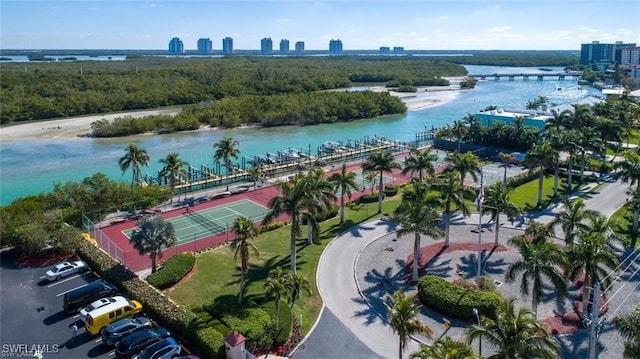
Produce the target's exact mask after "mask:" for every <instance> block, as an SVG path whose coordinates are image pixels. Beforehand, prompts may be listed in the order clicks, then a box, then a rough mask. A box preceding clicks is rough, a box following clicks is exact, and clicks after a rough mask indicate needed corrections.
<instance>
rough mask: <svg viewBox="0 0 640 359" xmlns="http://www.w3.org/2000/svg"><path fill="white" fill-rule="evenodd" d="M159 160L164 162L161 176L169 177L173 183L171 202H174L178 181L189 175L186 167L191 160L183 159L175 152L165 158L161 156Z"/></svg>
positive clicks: (161, 162)
mask: <svg viewBox="0 0 640 359" xmlns="http://www.w3.org/2000/svg"><path fill="white" fill-rule="evenodd" d="M158 162H160V164H162V169H161V170H160V172H159V176H161V177H168V178H169V183H170V184H171V202H173V192H174V191H175V189H176V185H177V184H178V182H179V181H180V180H181V179H183V178H186V177H187V171H186V170H185V169H184V167H185V166H188V165H189V162H186V161H183V160H182V159H181V158H180V155H178V154H177V153H175V152H173V153H170V154H168V155H167V157H165V158H161V159H160V160H159V161H158Z"/></svg>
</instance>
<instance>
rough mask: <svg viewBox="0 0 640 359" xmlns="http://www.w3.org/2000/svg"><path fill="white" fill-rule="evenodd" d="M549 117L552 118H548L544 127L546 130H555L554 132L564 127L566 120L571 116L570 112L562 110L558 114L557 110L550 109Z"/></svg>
mask: <svg viewBox="0 0 640 359" xmlns="http://www.w3.org/2000/svg"><path fill="white" fill-rule="evenodd" d="M551 115H552V116H553V117H552V118H548V119H547V120H546V121H545V124H544V127H545V128H546V129H549V128H555V129H556V130H558V131H559V130H560V129H561V128H562V127H564V126H565V125H566V124H567V122H568V118H569V116H571V111H569V110H564V111H561V112H558V111H557V110H553V109H552V110H551Z"/></svg>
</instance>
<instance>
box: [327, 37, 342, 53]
mask: <svg viewBox="0 0 640 359" xmlns="http://www.w3.org/2000/svg"><path fill="white" fill-rule="evenodd" d="M341 52H342V41H340V40H339V39H338V40H333V39H332V40H331V41H329V53H330V54H339V53H341Z"/></svg>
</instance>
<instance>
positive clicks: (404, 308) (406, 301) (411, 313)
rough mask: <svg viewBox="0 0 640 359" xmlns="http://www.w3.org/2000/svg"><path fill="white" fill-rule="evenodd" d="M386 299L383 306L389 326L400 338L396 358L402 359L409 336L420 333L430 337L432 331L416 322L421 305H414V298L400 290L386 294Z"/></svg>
mask: <svg viewBox="0 0 640 359" xmlns="http://www.w3.org/2000/svg"><path fill="white" fill-rule="evenodd" d="M387 298H388V300H387V301H386V302H384V305H385V306H386V307H387V311H388V313H389V326H390V327H391V329H392V330H393V332H394V333H397V334H398V336H399V337H400V343H399V345H398V358H399V359H402V352H404V349H405V348H406V347H407V342H408V341H409V339H410V337H411V335H414V334H417V333H420V334H424V335H426V336H428V337H430V336H431V335H432V330H431V328H429V327H428V326H426V325H424V324H422V323H420V321H419V320H418V314H419V313H420V307H421V305H420V304H416V298H415V296H411V297H409V296H405V295H404V293H403V292H402V290H401V289H398V290H397V291H396V292H395V293H393V295H391V294H387Z"/></svg>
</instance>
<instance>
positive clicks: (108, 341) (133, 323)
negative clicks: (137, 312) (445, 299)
mask: <svg viewBox="0 0 640 359" xmlns="http://www.w3.org/2000/svg"><path fill="white" fill-rule="evenodd" d="M150 328H151V320H149V318H146V317H137V318H135V319H131V318H125V319H120V320H118V321H117V322H115V323H113V324H111V325H110V326H108V327H106V328H104V329H103V330H102V333H101V334H102V344H104V345H114V344H115V343H116V342H117V341H118V340H120V339H122V338H124V337H126V336H127V335H129V334H131V333H133V332H135V331H138V330H142V329H150Z"/></svg>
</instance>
